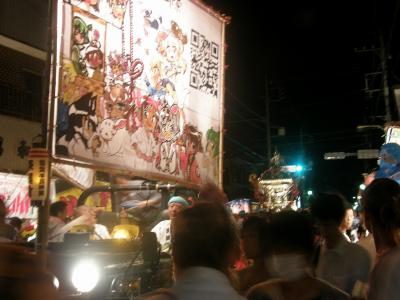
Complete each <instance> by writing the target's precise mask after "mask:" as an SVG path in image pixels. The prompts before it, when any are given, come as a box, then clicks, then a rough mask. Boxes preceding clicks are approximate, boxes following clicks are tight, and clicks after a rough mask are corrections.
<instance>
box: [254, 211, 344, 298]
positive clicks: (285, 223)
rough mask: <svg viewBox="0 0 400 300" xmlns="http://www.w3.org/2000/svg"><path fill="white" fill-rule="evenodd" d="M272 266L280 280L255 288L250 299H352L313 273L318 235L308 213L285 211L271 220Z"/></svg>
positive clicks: (258, 285)
mask: <svg viewBox="0 0 400 300" xmlns="http://www.w3.org/2000/svg"><path fill="white" fill-rule="evenodd" d="M271 233H272V236H271V240H272V241H273V243H272V251H273V254H272V264H273V266H274V271H275V272H276V275H277V278H276V279H271V280H268V281H266V282H263V283H260V284H257V285H255V286H253V287H252V288H251V289H250V290H249V292H248V293H247V297H248V299H249V300H292V299H293V300H317V299H318V300H320V299H350V296H349V295H348V294H346V293H345V292H343V291H341V290H339V289H338V288H336V287H334V286H332V285H330V284H329V283H327V282H325V281H323V280H320V279H318V278H315V277H314V276H313V272H312V263H311V261H312V255H313V250H314V235H313V229H312V225H311V222H310V220H309V218H308V217H307V216H306V215H305V214H304V213H299V212H295V211H284V212H281V213H279V214H277V215H275V216H273V217H272V220H271Z"/></svg>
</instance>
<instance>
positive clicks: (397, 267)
mask: <svg viewBox="0 0 400 300" xmlns="http://www.w3.org/2000/svg"><path fill="white" fill-rule="evenodd" d="M362 205H363V209H364V217H365V224H366V227H367V229H368V230H369V231H371V232H372V234H373V236H374V241H375V246H376V251H377V262H376V265H375V267H374V269H373V271H372V274H371V277H370V283H369V285H370V287H369V292H368V300H380V299H398V298H399V295H400V285H399V282H400V248H399V235H398V234H399V228H400V186H399V184H398V183H397V182H396V181H394V180H391V179H388V178H380V179H375V180H374V181H373V182H372V183H371V184H370V185H369V186H368V187H367V188H366V189H365V191H364V194H363V197H362Z"/></svg>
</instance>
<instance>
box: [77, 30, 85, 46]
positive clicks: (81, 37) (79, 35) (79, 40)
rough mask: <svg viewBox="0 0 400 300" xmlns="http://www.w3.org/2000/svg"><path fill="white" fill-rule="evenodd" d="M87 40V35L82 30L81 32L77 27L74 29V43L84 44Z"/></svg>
mask: <svg viewBox="0 0 400 300" xmlns="http://www.w3.org/2000/svg"><path fill="white" fill-rule="evenodd" d="M84 41H85V35H84V34H83V33H81V32H79V31H78V30H77V29H75V30H74V43H75V44H77V45H82V44H84Z"/></svg>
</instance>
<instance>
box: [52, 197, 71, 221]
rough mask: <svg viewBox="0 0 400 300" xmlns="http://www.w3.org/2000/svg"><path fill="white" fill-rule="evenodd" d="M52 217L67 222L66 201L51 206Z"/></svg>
mask: <svg viewBox="0 0 400 300" xmlns="http://www.w3.org/2000/svg"><path fill="white" fill-rule="evenodd" d="M50 216H53V217H58V218H60V219H61V220H65V219H66V218H67V204H66V203H65V202H64V201H57V202H54V203H52V204H51V205H50Z"/></svg>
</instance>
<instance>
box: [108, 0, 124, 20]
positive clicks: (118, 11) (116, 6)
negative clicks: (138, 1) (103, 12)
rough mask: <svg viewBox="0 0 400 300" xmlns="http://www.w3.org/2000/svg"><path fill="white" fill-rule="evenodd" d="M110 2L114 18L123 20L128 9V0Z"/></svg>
mask: <svg viewBox="0 0 400 300" xmlns="http://www.w3.org/2000/svg"><path fill="white" fill-rule="evenodd" d="M108 3H109V5H110V7H111V12H112V15H113V16H114V18H116V19H117V20H119V21H122V20H123V18H124V14H125V9H126V0H109V1H108Z"/></svg>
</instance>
